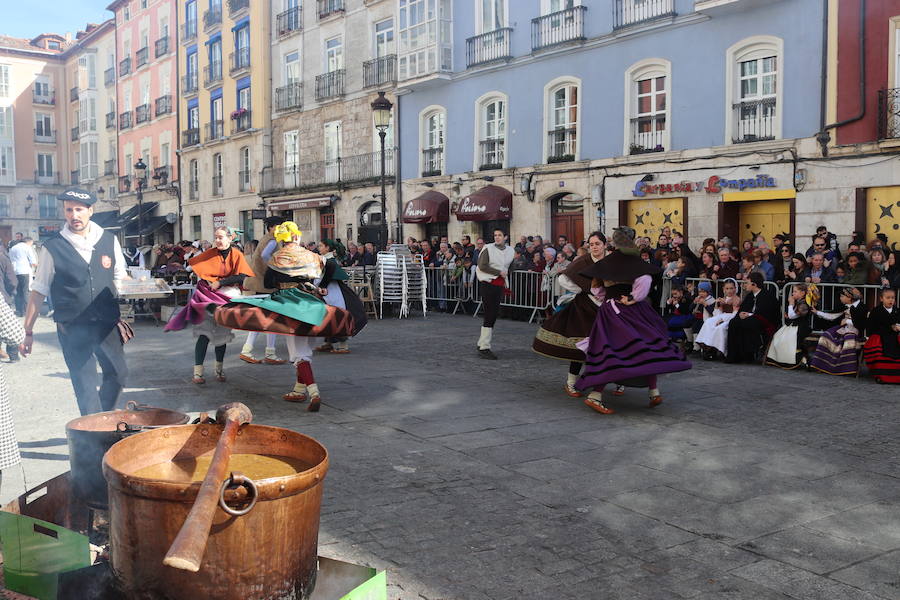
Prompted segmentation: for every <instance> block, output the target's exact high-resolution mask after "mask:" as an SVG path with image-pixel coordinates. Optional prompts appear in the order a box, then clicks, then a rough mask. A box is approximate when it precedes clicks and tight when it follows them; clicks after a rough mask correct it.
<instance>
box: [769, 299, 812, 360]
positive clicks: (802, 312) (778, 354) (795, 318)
mask: <svg viewBox="0 0 900 600" xmlns="http://www.w3.org/2000/svg"><path fill="white" fill-rule="evenodd" d="M817 301H818V293H817V292H816V286H815V284H810V285H807V284H805V283H800V284H797V285H795V286H793V287H792V288H791V295H790V297H789V298H788V307H787V311H786V312H785V314H784V317H785V321H784V326H782V327H781V328H780V329H779V330H778V331H776V332H775V335H774V336H772V343H771V344H769V349H768V351H767V352H766V364H767V365H772V366H774V367H781V368H782V369H796V368H797V367H799V366H801V365H803V364H805V362H806V357H804V356H803V340H805V339H806V336H808V335H809V334H810V332H811V331H812V327H811V326H810V318H809V314H810V309H811V306H815V304H816V302H817Z"/></svg>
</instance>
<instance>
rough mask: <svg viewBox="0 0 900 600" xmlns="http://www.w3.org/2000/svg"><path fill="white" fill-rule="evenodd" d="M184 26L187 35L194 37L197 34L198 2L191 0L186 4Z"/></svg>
mask: <svg viewBox="0 0 900 600" xmlns="http://www.w3.org/2000/svg"><path fill="white" fill-rule="evenodd" d="M184 26H185V34H186V37H194V36H195V35H196V34H197V2H196V0H189V2H188V3H187V4H185V5H184Z"/></svg>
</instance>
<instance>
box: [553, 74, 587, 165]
mask: <svg viewBox="0 0 900 600" xmlns="http://www.w3.org/2000/svg"><path fill="white" fill-rule="evenodd" d="M545 91H546V94H547V95H546V106H547V110H546V116H545V121H546V125H547V144H546V153H545V154H546V157H547V162H565V161H570V160H578V156H579V153H580V149H581V148H580V144H579V135H578V132H579V121H580V120H581V105H580V96H581V81H580V80H578V79H574V78H561V79H557V80H554V81H552V82H550V84H548V85H547V87H546V88H545Z"/></svg>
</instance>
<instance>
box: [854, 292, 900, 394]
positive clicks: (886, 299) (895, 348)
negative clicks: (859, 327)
mask: <svg viewBox="0 0 900 600" xmlns="http://www.w3.org/2000/svg"><path fill="white" fill-rule="evenodd" d="M896 302H897V292H896V291H895V290H891V289H884V290H881V305H880V306H876V307H875V308H873V309H872V312H870V313H869V320H868V322H867V323H866V332H867V333H868V334H869V339H868V340H866V345H865V347H864V348H863V356H865V359H866V364H867V365H868V366H869V372H870V373H871V374H872V375H873V376H874V377H875V381H877V382H878V383H900V309H898V308H897V305H896Z"/></svg>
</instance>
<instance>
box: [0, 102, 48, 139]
mask: <svg viewBox="0 0 900 600" xmlns="http://www.w3.org/2000/svg"><path fill="white" fill-rule="evenodd" d="M14 131H15V123H14V118H13V107H12V106H0V140H13V139H15V133H14ZM51 131H52V130H51Z"/></svg>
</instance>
